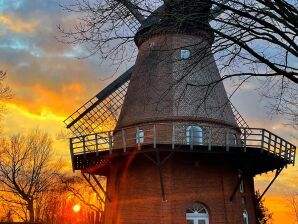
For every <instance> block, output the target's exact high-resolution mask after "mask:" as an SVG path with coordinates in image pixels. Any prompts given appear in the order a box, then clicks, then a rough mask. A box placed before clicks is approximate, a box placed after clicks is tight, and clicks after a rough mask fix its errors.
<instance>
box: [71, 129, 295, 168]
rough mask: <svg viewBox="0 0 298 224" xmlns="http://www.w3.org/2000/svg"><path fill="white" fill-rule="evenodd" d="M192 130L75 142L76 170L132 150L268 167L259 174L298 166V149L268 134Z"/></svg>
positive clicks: (127, 132)
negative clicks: (229, 159) (203, 156)
mask: <svg viewBox="0 0 298 224" xmlns="http://www.w3.org/2000/svg"><path fill="white" fill-rule="evenodd" d="M188 127H190V128H188V130H187V129H186V126H185V125H181V124H177V123H173V124H171V123H158V124H157V123H155V124H146V125H142V126H136V127H129V128H126V129H121V130H114V131H110V132H101V133H96V134H90V135H84V136H80V137H74V138H71V139H70V153H71V158H72V165H73V169H74V170H82V169H86V168H88V167H91V166H94V165H101V166H102V167H104V166H105V165H106V164H108V163H110V161H111V160H112V158H115V157H117V156H120V155H121V156H125V155H127V154H128V153H129V152H130V151H132V150H134V151H136V152H139V153H142V152H150V151H156V150H159V151H174V152H177V153H178V152H179V153H201V154H212V156H216V154H218V155H220V156H222V158H226V157H235V159H240V160H241V161H242V160H243V159H246V160H248V161H247V162H248V164H250V162H251V161H253V162H254V163H258V162H259V163H264V164H263V165H264V166H265V165H266V163H267V168H265V167H263V168H262V169H260V170H259V171H256V172H266V171H269V170H273V169H275V167H278V168H279V167H281V166H286V165H289V164H292V165H294V164H295V154H296V146H294V145H293V144H291V143H290V142H288V141H286V140H284V139H283V138H281V137H279V136H277V135H275V134H273V133H272V132H270V131H268V130H265V129H261V128H242V127H240V128H231V127H223V126H207V125H200V128H201V130H199V131H198V130H197V129H195V128H194V127H192V126H188ZM199 132H200V133H199ZM271 163H272V164H271ZM255 166H257V165H255ZM260 166H261V165H260ZM267 169H268V170H267Z"/></svg>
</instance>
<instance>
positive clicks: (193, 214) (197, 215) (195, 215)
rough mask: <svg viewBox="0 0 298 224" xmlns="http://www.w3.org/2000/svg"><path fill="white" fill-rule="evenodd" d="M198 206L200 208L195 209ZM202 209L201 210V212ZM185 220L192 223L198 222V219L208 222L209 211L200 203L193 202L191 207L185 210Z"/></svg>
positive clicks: (196, 223) (207, 223)
mask: <svg viewBox="0 0 298 224" xmlns="http://www.w3.org/2000/svg"><path fill="white" fill-rule="evenodd" d="M197 208H200V209H197ZM202 210H203V212H201V211H202ZM185 218H186V222H187V221H193V223H194V224H198V223H199V221H205V224H209V213H208V210H207V208H206V207H205V206H204V205H202V204H201V203H194V204H193V208H191V209H188V210H187V211H186V215H185Z"/></svg>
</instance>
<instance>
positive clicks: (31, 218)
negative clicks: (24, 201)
mask: <svg viewBox="0 0 298 224" xmlns="http://www.w3.org/2000/svg"><path fill="white" fill-rule="evenodd" d="M27 208H28V212H29V221H30V222H34V207H33V200H32V201H28V205H27Z"/></svg>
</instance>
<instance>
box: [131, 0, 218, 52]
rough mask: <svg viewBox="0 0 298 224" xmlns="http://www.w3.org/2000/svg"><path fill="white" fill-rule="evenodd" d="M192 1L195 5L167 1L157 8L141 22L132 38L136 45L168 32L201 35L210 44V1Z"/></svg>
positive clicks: (211, 38) (212, 36)
mask: <svg viewBox="0 0 298 224" xmlns="http://www.w3.org/2000/svg"><path fill="white" fill-rule="evenodd" d="M192 2H196V5H193V3H190V1H187V2H185V1H168V2H165V4H164V5H162V6H160V7H159V8H157V9H156V10H155V11H154V12H152V13H151V15H150V16H148V17H147V18H146V19H145V20H144V21H143V22H142V24H141V27H140V28H139V30H138V31H137V33H136V35H135V38H134V40H135V43H136V45H137V46H140V45H141V44H142V43H143V42H144V41H145V40H146V39H148V38H149V37H151V36H155V35H160V34H168V33H180V34H192V35H198V36H203V37H204V38H205V39H206V41H208V42H210V44H212V43H213V40H214V34H213V32H212V29H211V27H210V25H209V19H210V18H209V17H210V15H211V13H210V9H211V3H210V1H209V0H207V1H206V0H204V1H192ZM195 6H196V9H195V10H194V7H195ZM177 8H178V9H177ZM190 15H192V16H190Z"/></svg>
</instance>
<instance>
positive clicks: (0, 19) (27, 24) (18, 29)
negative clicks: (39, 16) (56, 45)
mask: <svg viewBox="0 0 298 224" xmlns="http://www.w3.org/2000/svg"><path fill="white" fill-rule="evenodd" d="M0 26H4V27H5V28H6V29H7V30H9V31H11V32H15V33H32V32H34V31H35V30H36V28H37V26H38V22H36V21H25V20H24V19H21V18H18V17H17V16H15V15H13V14H6V15H5V14H3V15H0Z"/></svg>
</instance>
